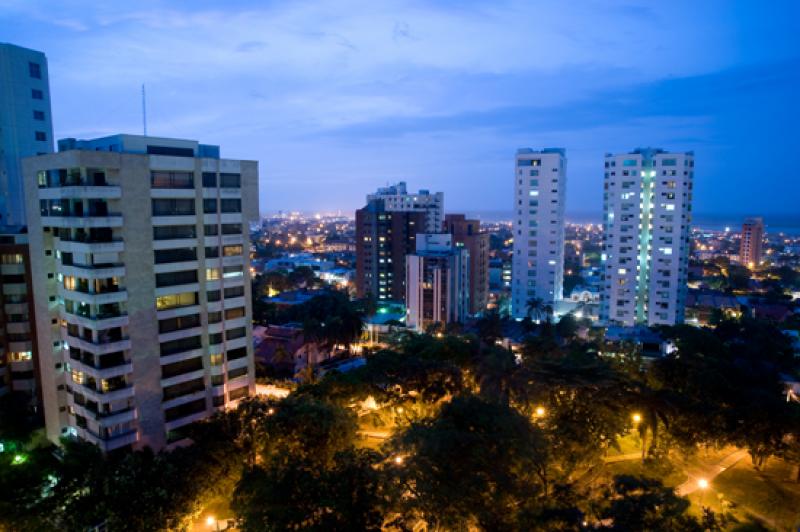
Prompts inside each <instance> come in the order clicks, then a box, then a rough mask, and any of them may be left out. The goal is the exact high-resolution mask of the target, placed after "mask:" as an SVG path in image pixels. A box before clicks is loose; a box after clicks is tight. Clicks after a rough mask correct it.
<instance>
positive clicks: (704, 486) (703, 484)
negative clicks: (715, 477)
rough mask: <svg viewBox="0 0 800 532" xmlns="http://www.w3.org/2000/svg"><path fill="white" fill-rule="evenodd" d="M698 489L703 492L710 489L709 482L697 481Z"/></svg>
mask: <svg viewBox="0 0 800 532" xmlns="http://www.w3.org/2000/svg"><path fill="white" fill-rule="evenodd" d="M697 487H698V488H700V489H701V490H705V489H708V480H706V479H704V478H701V479H698V480H697Z"/></svg>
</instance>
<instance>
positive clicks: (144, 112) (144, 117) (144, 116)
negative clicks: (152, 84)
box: [142, 83, 147, 137]
mask: <svg viewBox="0 0 800 532" xmlns="http://www.w3.org/2000/svg"><path fill="white" fill-rule="evenodd" d="M142 126H143V128H144V136H145V137H146V136H147V95H146V94H145V91H144V83H142Z"/></svg>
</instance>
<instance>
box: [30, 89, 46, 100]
mask: <svg viewBox="0 0 800 532" xmlns="http://www.w3.org/2000/svg"><path fill="white" fill-rule="evenodd" d="M31 98H33V99H34V100H44V93H43V92H42V91H40V90H39V89H31Z"/></svg>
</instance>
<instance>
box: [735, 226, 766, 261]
mask: <svg viewBox="0 0 800 532" xmlns="http://www.w3.org/2000/svg"><path fill="white" fill-rule="evenodd" d="M763 241H764V220H762V219H761V218H747V219H746V220H745V221H744V223H743V224H742V239H741V241H740V243H739V262H740V263H741V264H743V265H744V266H746V267H748V268H750V269H753V268H756V267H758V266H759V265H761V260H762V255H761V247H762V244H763Z"/></svg>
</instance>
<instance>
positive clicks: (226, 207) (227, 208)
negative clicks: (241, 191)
mask: <svg viewBox="0 0 800 532" xmlns="http://www.w3.org/2000/svg"><path fill="white" fill-rule="evenodd" d="M220 207H221V209H220V210H221V211H222V212H242V200H239V199H224V200H221V201H220Z"/></svg>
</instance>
